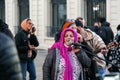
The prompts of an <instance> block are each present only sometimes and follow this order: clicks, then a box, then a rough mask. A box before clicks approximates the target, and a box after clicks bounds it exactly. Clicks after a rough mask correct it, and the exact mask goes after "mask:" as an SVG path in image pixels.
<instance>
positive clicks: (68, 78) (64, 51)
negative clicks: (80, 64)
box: [50, 28, 78, 80]
mask: <svg viewBox="0 0 120 80" xmlns="http://www.w3.org/2000/svg"><path fill="white" fill-rule="evenodd" d="M67 31H72V32H73V34H74V42H78V36H77V32H75V31H74V30H73V29H70V28H66V29H64V30H63V31H62V33H61V36H60V41H59V42H56V43H54V44H53V45H52V47H51V48H50V49H53V48H58V49H59V50H60V54H61V55H62V57H63V58H64V59H65V66H66V69H65V72H64V80H73V75H72V65H71V63H70V59H69V56H68V48H67V47H65V46H64V36H65V33H66V32H67Z"/></svg>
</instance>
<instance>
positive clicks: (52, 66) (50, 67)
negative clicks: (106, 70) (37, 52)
mask: <svg viewBox="0 0 120 80" xmlns="http://www.w3.org/2000/svg"><path fill="white" fill-rule="evenodd" d="M76 55H77V57H78V60H79V61H80V63H81V65H82V67H86V68H87V67H90V65H91V59H90V58H89V57H88V56H87V55H86V53H85V52H84V51H83V50H82V49H81V50H80V52H78V53H76ZM59 58H60V51H59V50H58V49H53V50H51V51H49V53H48V55H47V57H46V59H45V62H44V64H43V80H56V78H57V66H58V61H59ZM79 80H84V79H83V72H81V74H80V77H79Z"/></svg>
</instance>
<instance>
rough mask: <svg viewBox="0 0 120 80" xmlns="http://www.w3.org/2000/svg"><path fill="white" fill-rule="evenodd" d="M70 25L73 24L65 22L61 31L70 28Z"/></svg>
mask: <svg viewBox="0 0 120 80" xmlns="http://www.w3.org/2000/svg"><path fill="white" fill-rule="evenodd" d="M72 24H74V22H72V21H70V22H65V23H64V24H63V26H62V30H64V29H66V28H68V27H70V26H71V25H72Z"/></svg>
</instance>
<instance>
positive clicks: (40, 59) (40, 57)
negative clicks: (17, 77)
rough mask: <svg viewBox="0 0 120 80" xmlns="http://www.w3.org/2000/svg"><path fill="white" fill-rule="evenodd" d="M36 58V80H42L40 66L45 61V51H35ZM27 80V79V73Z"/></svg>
mask: <svg viewBox="0 0 120 80" xmlns="http://www.w3.org/2000/svg"><path fill="white" fill-rule="evenodd" d="M37 52H38V53H37V57H36V58H35V65H36V74H37V79H36V80H42V79H43V78H42V66H43V62H44V60H45V57H46V55H47V50H38V51H37ZM27 80H29V79H28V73H27Z"/></svg>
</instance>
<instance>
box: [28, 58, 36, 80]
mask: <svg viewBox="0 0 120 80" xmlns="http://www.w3.org/2000/svg"><path fill="white" fill-rule="evenodd" d="M27 71H28V72H29V80H36V68H35V63H34V60H33V59H31V58H29V59H28V62H27Z"/></svg>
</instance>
